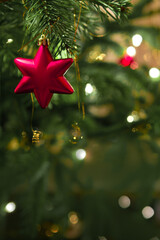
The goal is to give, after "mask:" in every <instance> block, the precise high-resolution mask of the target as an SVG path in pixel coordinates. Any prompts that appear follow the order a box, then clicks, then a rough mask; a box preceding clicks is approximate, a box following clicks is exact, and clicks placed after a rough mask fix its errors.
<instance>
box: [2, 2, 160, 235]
mask: <svg viewBox="0 0 160 240" xmlns="http://www.w3.org/2000/svg"><path fill="white" fill-rule="evenodd" d="M132 4H133V8H132V10H131V13H130V15H129V20H128V22H125V23H121V24H119V23H116V22H115V21H113V20H110V22H104V24H103V26H101V27H99V28H98V29H97V30H96V34H95V35H94V34H93V35H90V37H89V38H84V37H81V39H80V41H79V44H80V47H81V51H80V53H79V54H78V56H77V57H78V63H79V69H80V76H79V73H77V72H78V70H77V68H78V67H77V66H76V67H75V66H74V64H73V66H72V67H71V68H70V69H69V71H68V72H67V74H66V77H67V79H68V80H69V82H70V83H71V84H72V86H73V87H74V89H75V93H74V94H72V95H62V94H54V95H53V98H52V100H51V102H50V104H49V106H48V108H47V109H45V110H43V109H41V108H40V107H39V105H38V103H37V101H36V99H35V98H34V114H33V115H32V110H33V103H32V101H31V96H30V94H20V95H15V94H14V89H15V87H16V86H17V84H18V82H19V81H20V79H21V77H22V75H21V73H20V72H19V71H18V69H17V68H16V66H15V65H14V62H13V61H14V58H16V57H18V56H20V57H27V58H33V57H34V55H35V53H36V51H37V49H38V47H37V46H36V44H35V42H34V44H33V45H27V46H26V47H25V48H23V50H22V51H20V52H17V51H18V49H19V48H20V47H21V45H22V42H23V39H24V31H23V12H24V9H22V7H19V6H18V7H17V5H15V9H11V8H9V7H5V5H4V3H1V4H0V39H1V41H0V42H1V44H0V66H1V68H0V83H1V84H0V88H1V94H0V98H1V101H0V102H1V107H0V113H1V115H0V116H1V118H0V120H1V128H0V134H1V142H0V147H1V157H0V236H1V237H0V239H2V240H3V239H4V240H21V239H23V240H25V239H27V240H30V239H34V240H47V239H53V240H54V239H55V240H56V239H61V240H62V239H63V240H69V239H75V240H96V239H97V240H128V239H130V240H135V239H137V240H159V239H160V1H159V0H140V1H139V0H135V1H132ZM124 10H125V9H124ZM13 11H14V14H12V12H13ZM4 12H5V14H4ZM15 16H16V17H15ZM49 49H50V52H51V53H52V54H53V49H52V47H50V48H49ZM62 57H66V56H65V54H63V53H62ZM57 58H61V56H58V57H57ZM76 75H77V76H76ZM31 126H33V129H34V130H36V131H34V134H33V133H32V130H31Z"/></svg>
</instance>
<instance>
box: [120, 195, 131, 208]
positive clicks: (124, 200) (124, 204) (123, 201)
mask: <svg viewBox="0 0 160 240" xmlns="http://www.w3.org/2000/svg"><path fill="white" fill-rule="evenodd" d="M118 204H119V206H120V207H121V208H128V207H129V206H130V205H131V200H130V198H129V197H128V196H125V195H123V196H121V197H120V198H119V199H118Z"/></svg>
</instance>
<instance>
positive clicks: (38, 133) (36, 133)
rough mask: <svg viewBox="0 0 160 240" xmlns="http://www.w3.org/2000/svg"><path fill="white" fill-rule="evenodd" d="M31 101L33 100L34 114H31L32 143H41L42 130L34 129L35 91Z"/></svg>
mask: <svg viewBox="0 0 160 240" xmlns="http://www.w3.org/2000/svg"><path fill="white" fill-rule="evenodd" d="M31 101H32V116H31V129H32V134H33V135H32V143H39V141H40V136H42V132H41V131H39V130H34V129H33V126H32V122H33V115H34V98H33V93H31Z"/></svg>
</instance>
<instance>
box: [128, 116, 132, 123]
mask: <svg viewBox="0 0 160 240" xmlns="http://www.w3.org/2000/svg"><path fill="white" fill-rule="evenodd" d="M133 121H134V117H133V116H131V115H129V116H128V117H127V122H129V123H132V122H133Z"/></svg>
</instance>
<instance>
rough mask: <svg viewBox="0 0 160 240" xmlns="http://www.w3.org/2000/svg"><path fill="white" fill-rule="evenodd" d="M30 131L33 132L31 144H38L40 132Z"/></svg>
mask: <svg viewBox="0 0 160 240" xmlns="http://www.w3.org/2000/svg"><path fill="white" fill-rule="evenodd" d="M32 131H33V136H32V143H39V141H40V136H41V135H42V132H41V131H38V130H32Z"/></svg>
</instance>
